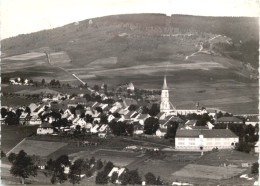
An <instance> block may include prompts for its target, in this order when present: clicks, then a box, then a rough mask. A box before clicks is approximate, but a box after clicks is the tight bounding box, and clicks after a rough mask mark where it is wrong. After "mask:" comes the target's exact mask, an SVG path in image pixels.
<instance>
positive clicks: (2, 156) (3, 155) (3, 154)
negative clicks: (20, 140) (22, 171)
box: [1, 150, 6, 158]
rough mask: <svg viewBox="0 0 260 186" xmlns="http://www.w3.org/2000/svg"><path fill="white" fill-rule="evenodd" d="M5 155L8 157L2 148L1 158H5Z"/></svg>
mask: <svg viewBox="0 0 260 186" xmlns="http://www.w3.org/2000/svg"><path fill="white" fill-rule="evenodd" d="M4 157H6V154H5V153H4V151H3V150H1V158H4Z"/></svg>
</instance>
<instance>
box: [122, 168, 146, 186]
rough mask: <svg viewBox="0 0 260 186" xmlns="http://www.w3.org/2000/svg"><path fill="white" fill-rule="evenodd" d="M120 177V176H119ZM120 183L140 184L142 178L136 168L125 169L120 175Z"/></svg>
mask: <svg viewBox="0 0 260 186" xmlns="http://www.w3.org/2000/svg"><path fill="white" fill-rule="evenodd" d="M120 177H121V176H120ZM121 179H122V185H127V184H129V185H136V184H137V185H138V184H139V185H140V184H141V182H142V179H141V177H140V175H139V173H138V171H137V170H131V171H128V170H126V171H125V173H124V174H123V175H122V178H121Z"/></svg>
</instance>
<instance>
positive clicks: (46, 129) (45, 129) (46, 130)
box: [37, 123, 54, 135]
mask: <svg viewBox="0 0 260 186" xmlns="http://www.w3.org/2000/svg"><path fill="white" fill-rule="evenodd" d="M53 132H54V130H53V126H52V125H50V124H48V123H42V124H41V126H40V127H38V128H37V134H39V135H44V134H53Z"/></svg>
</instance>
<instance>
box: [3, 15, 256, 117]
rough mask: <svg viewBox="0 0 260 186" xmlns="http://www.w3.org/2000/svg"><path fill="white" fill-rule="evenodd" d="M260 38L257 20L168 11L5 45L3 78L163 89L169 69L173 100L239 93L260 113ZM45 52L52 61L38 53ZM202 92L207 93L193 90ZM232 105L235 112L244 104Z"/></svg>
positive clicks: (71, 27)
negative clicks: (259, 88)
mask: <svg viewBox="0 0 260 186" xmlns="http://www.w3.org/2000/svg"><path fill="white" fill-rule="evenodd" d="M258 33H259V29H258V18H245V17H201V16H188V15H172V16H171V17H169V16H166V15H164V14H129V15H113V16H106V17H100V18H93V19H88V20H84V21H80V22H76V23H71V24H68V25H65V26H63V27H59V28H55V29H51V30H43V31H40V32H36V33H31V34H25V35H19V36H17V37H13V38H8V39H5V40H3V41H2V52H3V55H2V76H3V77H4V76H9V77H14V76H25V77H33V78H34V79H38V80H41V79H42V78H43V77H44V78H45V79H47V80H48V79H49V80H50V79H52V78H56V79H59V80H60V81H75V79H74V78H73V77H72V76H71V74H72V73H74V74H76V75H77V76H78V77H80V78H82V79H84V80H85V81H87V82H88V83H89V84H95V83H101V82H106V83H107V84H109V85H111V84H112V85H113V84H118V83H122V82H125V81H133V82H134V84H135V85H137V86H139V87H144V88H155V89H159V88H161V84H162V76H163V75H164V74H165V69H166V67H167V66H168V81H169V86H170V87H172V88H174V93H175V94H178V95H179V94H181V95H182V97H178V95H175V97H174V99H175V98H176V97H177V100H174V103H176V104H177V105H178V104H181V105H183V104H184V105H186V104H190V102H192V101H190V102H183V100H191V98H192V99H194V100H196V101H197V100H199V101H202V100H204V99H206V100H208V98H209V97H211V96H212V95H214V94H216V99H219V100H222V98H223V94H224V95H225V98H226V99H231V98H232V97H233V95H235V94H237V91H240V92H241V93H239V94H238V95H237V97H242V98H243V96H246V97H250V99H246V101H245V102H243V104H244V105H246V106H247V107H249V108H250V110H254V111H256V110H257V107H255V105H253V106H252V104H253V103H255V100H258V97H257V96H256V95H257V82H258V78H257V77H258V71H257V69H258V56H259V53H258V43H259V37H258ZM44 52H48V53H49V58H50V61H48V60H47V58H46V56H45V55H40V54H43V53H44ZM39 53H40V54H39ZM188 87H189V89H188ZM192 87H193V88H192ZM209 87H211V88H209ZM238 87H239V89H238ZM177 89H178V90H177ZM195 89H196V90H195ZM190 90H192V92H189V93H185V94H186V97H184V95H185V94H184V92H185V91H190ZM200 90H206V91H203V92H204V93H202V94H199V95H198V94H197V93H195V92H196V91H200ZM220 90H221V91H220ZM193 91H195V92H193ZM218 91H219V92H218ZM247 91H250V93H246V92H247ZM219 94H220V95H219ZM245 94H246V95H245ZM221 96H222V97H221ZM208 102H209V101H206V103H208ZM219 102H220V101H219ZM251 102H252V104H250V103H251ZM212 104H213V103H212ZM222 104H223V103H222ZM233 104H236V105H233V107H232V108H237V104H240V103H237V101H235V102H234V103H233ZM248 105H249V106H248ZM221 106H222V105H220V107H221ZM251 107H253V108H251ZM224 108H226V106H225V107H224ZM252 112H253V111H252Z"/></svg>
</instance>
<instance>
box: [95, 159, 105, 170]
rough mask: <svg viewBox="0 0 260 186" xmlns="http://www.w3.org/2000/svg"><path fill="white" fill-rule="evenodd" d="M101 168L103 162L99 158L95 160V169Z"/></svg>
mask: <svg viewBox="0 0 260 186" xmlns="http://www.w3.org/2000/svg"><path fill="white" fill-rule="evenodd" d="M102 168H103V162H102V161H101V160H100V159H99V160H97V162H96V169H97V170H100V169H102Z"/></svg>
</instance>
